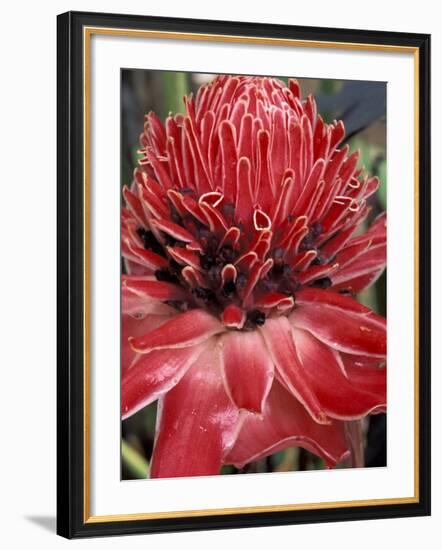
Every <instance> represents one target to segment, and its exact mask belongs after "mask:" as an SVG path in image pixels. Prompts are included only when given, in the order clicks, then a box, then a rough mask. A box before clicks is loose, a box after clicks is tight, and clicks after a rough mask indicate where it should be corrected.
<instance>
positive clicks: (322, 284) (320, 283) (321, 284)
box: [310, 277, 332, 288]
mask: <svg viewBox="0 0 442 550" xmlns="http://www.w3.org/2000/svg"><path fill="white" fill-rule="evenodd" d="M331 285H332V280H331V279H330V277H323V278H322V279H316V281H314V282H313V283H312V284H311V285H310V286H313V287H315V288H330V287H331Z"/></svg>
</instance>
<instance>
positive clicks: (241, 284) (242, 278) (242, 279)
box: [236, 273, 247, 288]
mask: <svg viewBox="0 0 442 550" xmlns="http://www.w3.org/2000/svg"><path fill="white" fill-rule="evenodd" d="M236 284H237V286H238V288H245V287H246V284H247V276H246V275H245V274H244V273H238V275H237V277H236Z"/></svg>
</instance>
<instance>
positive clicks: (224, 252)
mask: <svg viewBox="0 0 442 550" xmlns="http://www.w3.org/2000/svg"><path fill="white" fill-rule="evenodd" d="M218 257H219V258H220V259H221V261H222V263H224V264H230V263H232V261H233V259H234V251H233V247H232V246H231V245H230V244H225V245H224V246H223V247H221V250H220V251H219V253H218Z"/></svg>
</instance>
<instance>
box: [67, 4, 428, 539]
mask: <svg viewBox="0 0 442 550" xmlns="http://www.w3.org/2000/svg"><path fill="white" fill-rule="evenodd" d="M429 61H430V37H429V36H428V35H421V34H405V33H404V34H402V33H400V34H399V33H389V32H375V31H358V30H347V29H346V30H344V29H326V28H307V27H293V26H274V25H265V24H250V23H238V22H235V23H233V22H219V21H201V20H191V19H187V20H186V19H167V18H158V17H141V16H129V15H111V14H96V13H76V12H70V13H65V14H63V15H60V16H59V17H58V474H57V475H58V478H57V479H58V512H57V515H58V533H59V534H60V535H62V536H64V537H68V538H73V537H88V536H97V535H101V536H102V535H115V534H118V535H121V534H130V533H149V532H161V531H179V530H192V529H219V528H234V527H247V526H265V525H282V524H294V523H305V522H320V521H340V520H354V519H373V518H389V517H399V516H418V515H428V514H429V513H430V267H429V266H430V209H429V205H430V171H429V168H430V147H429V140H430V127H429V110H430V86H429V81H430V74H429V67H430V63H429Z"/></svg>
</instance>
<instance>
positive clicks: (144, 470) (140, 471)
mask: <svg viewBox="0 0 442 550" xmlns="http://www.w3.org/2000/svg"><path fill="white" fill-rule="evenodd" d="M121 458H122V460H123V463H124V465H125V466H126V468H127V469H128V470H129V471H130V473H131V474H132V475H133V476H134V477H135V478H136V479H145V478H146V477H147V474H148V472H149V463H148V462H147V461H146V460H145V459H144V458H143V457H142V456H141V455H140V453H139V452H138V451H136V450H135V449H134V448H133V447H131V446H130V445H129V444H128V443H127V442H126V441H125V440H124V439H122V440H121Z"/></svg>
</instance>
